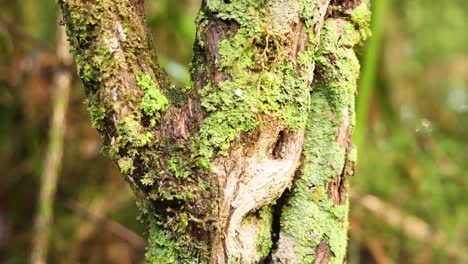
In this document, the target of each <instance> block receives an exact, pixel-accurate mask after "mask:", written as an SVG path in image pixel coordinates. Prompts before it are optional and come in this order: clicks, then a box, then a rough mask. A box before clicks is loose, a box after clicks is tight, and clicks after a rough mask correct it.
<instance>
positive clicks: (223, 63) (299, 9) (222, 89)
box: [198, 0, 314, 160]
mask: <svg viewBox="0 0 468 264" xmlns="http://www.w3.org/2000/svg"><path fill="white" fill-rule="evenodd" d="M306 3H308V4H310V3H309V1H304V2H299V1H297V2H295V4H294V5H293V6H289V9H288V10H289V11H290V12H287V13H286V14H284V16H283V17H278V16H273V14H276V13H278V10H279V9H282V8H285V7H284V6H283V4H284V3H283V2H282V1H273V2H271V3H269V4H268V7H267V8H265V6H264V4H263V3H262V1H232V2H231V3H230V4H224V2H223V1H217V0H211V1H207V7H208V10H209V11H211V12H214V13H215V14H216V16H218V17H220V18H222V19H227V20H235V21H237V22H238V23H239V24H240V28H239V29H238V31H237V32H236V34H235V36H233V37H232V38H227V39H224V40H222V41H221V43H220V44H219V55H220V57H221V59H220V60H219V61H218V62H217V66H218V69H219V71H222V72H224V73H226V74H228V75H229V77H230V78H229V79H228V80H226V81H224V82H221V83H217V84H214V85H213V84H207V85H206V86H205V87H204V88H203V89H202V90H201V91H200V94H201V96H202V106H203V107H204V108H205V110H206V111H207V112H208V114H209V115H208V117H207V118H206V119H205V120H204V121H203V124H202V127H201V129H200V134H199V140H198V146H199V153H200V155H201V156H202V157H204V158H205V159H208V160H209V159H211V158H212V157H213V156H214V154H215V153H219V154H221V155H227V154H228V150H229V147H230V145H231V142H232V141H233V140H234V139H235V138H236V137H237V136H238V135H239V134H240V133H241V132H244V133H247V134H249V133H251V132H253V131H254V129H255V128H256V127H258V126H260V125H262V121H263V120H262V116H263V115H268V116H271V117H273V118H277V119H279V120H282V121H283V122H284V124H285V125H286V126H289V127H290V128H291V129H292V130H296V129H298V128H303V127H305V124H306V120H307V109H308V108H309V99H308V98H309V91H310V85H309V74H310V72H309V71H308V67H309V66H310V65H311V64H312V63H313V59H314V58H313V54H314V45H313V43H312V42H313V38H312V39H310V42H309V45H307V47H306V48H305V49H304V50H302V51H301V52H300V53H299V54H298V59H297V61H294V60H292V59H291V54H290V52H291V49H290V45H291V43H290V42H291V38H292V36H288V33H285V32H284V31H285V30H284V28H286V27H287V28H290V26H291V23H294V22H298V21H299V18H300V17H302V18H303V20H304V21H309V20H312V17H307V18H305V16H308V15H310V14H309V13H310V12H311V11H310V10H309V8H310V7H309V6H306V5H305V4H306ZM273 20H274V23H273V24H274V25H273V24H272V21H273ZM307 24H309V23H307ZM272 25H273V26H272ZM309 25H310V28H306V29H305V30H306V32H312V31H313V30H312V25H313V24H312V23H310V24H309ZM299 69H300V70H299Z"/></svg>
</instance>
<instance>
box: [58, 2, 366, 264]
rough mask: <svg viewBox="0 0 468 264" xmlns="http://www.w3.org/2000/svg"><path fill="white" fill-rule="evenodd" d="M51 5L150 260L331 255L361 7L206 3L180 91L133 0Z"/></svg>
mask: <svg viewBox="0 0 468 264" xmlns="http://www.w3.org/2000/svg"><path fill="white" fill-rule="evenodd" d="M60 4H61V7H62V10H63V13H64V16H65V22H66V26H67V32H68V35H69V38H70V42H71V44H72V47H73V48H72V50H73V52H74V54H75V58H76V62H77V66H78V71H79V75H80V76H81V79H82V80H83V83H84V85H85V87H86V94H87V96H88V100H87V103H88V108H89V112H90V115H91V121H92V123H93V125H94V126H95V127H96V128H97V129H98V130H99V131H100V132H101V134H102V135H103V139H104V150H105V152H106V153H107V154H108V155H109V156H110V157H111V158H112V159H113V160H114V161H115V162H116V163H117V165H118V166H119V168H120V170H121V172H122V174H123V175H124V176H125V177H126V179H127V181H128V182H129V184H130V185H131V186H132V188H133V190H134V192H135V193H136V195H137V196H138V197H139V207H140V209H141V212H142V219H143V220H144V221H145V223H146V224H147V225H148V233H149V243H150V246H149V249H148V252H147V254H146V258H147V261H148V262H149V263H261V262H262V261H265V262H266V263H317V264H318V263H343V262H344V258H345V252H346V241H347V235H346V233H347V228H348V223H347V222H348V221H347V213H348V198H347V178H348V176H349V175H350V174H352V173H353V166H354V161H355V151H354V149H353V147H352V143H351V134H352V129H353V126H354V95H355V91H356V79H357V77H358V75H359V63H358V61H357V59H356V56H355V54H354V52H353V46H354V45H355V44H357V43H358V42H359V41H360V39H362V38H365V37H366V35H367V33H368V32H367V31H368V30H367V23H368V20H369V11H368V7H367V4H366V3H361V2H360V1H359V0H335V1H330V0H328V1H327V0H269V1H268V0H252V1H241V0H205V1H203V3H202V7H201V11H200V13H199V15H198V18H197V28H198V30H197V37H196V42H195V44H194V58H193V63H192V68H191V76H192V85H191V86H190V87H175V86H172V85H171V84H170V83H169V81H168V80H167V78H166V75H165V74H164V72H163V71H162V70H161V69H160V67H159V66H158V64H157V60H156V57H155V56H154V54H153V50H152V44H151V41H150V38H149V37H148V33H147V29H146V25H145V18H144V14H143V1H142V0H121V1H110V0H101V1H86V0H66V1H65V0H61V1H60Z"/></svg>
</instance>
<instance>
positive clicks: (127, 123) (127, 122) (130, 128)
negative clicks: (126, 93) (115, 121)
mask: <svg viewBox="0 0 468 264" xmlns="http://www.w3.org/2000/svg"><path fill="white" fill-rule="evenodd" d="M118 129H119V132H120V133H121V136H120V138H121V140H122V141H123V142H122V143H124V144H125V143H129V144H131V145H133V146H135V147H143V146H146V145H148V144H150V143H151V142H152V140H153V139H154V137H153V134H152V133H151V132H150V131H146V129H145V128H144V127H143V126H142V125H141V124H140V122H138V121H137V120H135V119H134V117H132V116H127V117H125V119H124V121H123V123H122V124H121V125H120V126H119V127H118ZM120 138H119V139H120Z"/></svg>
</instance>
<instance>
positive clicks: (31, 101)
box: [0, 0, 468, 264]
mask: <svg viewBox="0 0 468 264" xmlns="http://www.w3.org/2000/svg"><path fill="white" fill-rule="evenodd" d="M373 2H374V3H373V4H374V5H373V9H374V16H373V21H372V27H373V32H374V36H373V38H371V39H369V40H368V42H367V44H366V45H362V47H359V49H358V54H359V56H360V58H361V61H362V63H363V66H362V71H363V72H362V77H361V85H360V90H359V95H358V107H359V112H358V124H359V127H358V129H357V130H356V134H355V141H356V142H357V143H358V147H359V164H358V169H357V172H356V173H355V176H354V177H353V178H352V180H351V186H352V190H353V191H352V194H351V196H352V198H351V213H350V220H351V229H350V246H349V256H348V263H349V264H358V263H376V264H392V263H468V258H467V255H468V30H467V28H466V27H467V25H468V1H466V0H445V1H440V0H393V1H391V0H387V1H385V0H374V1H373ZM146 5H147V8H146V11H147V16H148V24H149V26H150V28H151V31H152V33H153V37H154V42H155V43H156V47H157V52H158V55H159V56H160V59H161V63H162V64H163V66H164V67H165V68H166V69H167V71H168V72H169V74H170V76H171V78H173V79H174V80H175V81H177V82H178V83H179V84H180V85H184V84H186V83H187V82H188V81H189V76H188V73H187V67H188V65H189V63H190V59H191V56H192V48H191V47H192V43H193V40H194V35H195V25H194V22H193V21H194V18H195V15H196V12H197V9H198V8H199V6H200V0H178V1H171V0H159V1H156V0H152V1H150V0H147V1H146ZM56 32H57V6H56V3H55V1H52V0H50V1H45V0H39V1H37V0H21V1H11V0H0V121H1V122H0V171H1V172H0V175H1V176H0V263H27V262H28V259H29V252H30V249H31V245H32V242H31V237H32V227H33V219H34V215H35V212H36V204H37V196H38V190H39V186H40V182H41V178H40V177H41V173H42V170H43V163H44V157H45V153H46V148H47V144H48V131H49V120H50V117H51V113H52V99H53V97H52V95H53V91H52V88H51V87H52V80H53V76H54V72H55V71H56V70H57V64H58V59H57V56H56V55H55V48H56V43H57V40H56V35H57V33H56ZM83 100H84V91H83V89H82V84H81V82H80V81H79V79H78V78H77V77H76V76H75V77H74V81H73V87H72V90H71V94H70V105H69V109H68V112H67V118H66V126H67V129H66V134H65V148H64V156H63V163H62V169H61V173H60V179H59V183H58V192H57V197H56V200H55V201H56V202H55V206H54V210H55V215H54V224H53V226H52V237H51V243H50V252H49V259H50V263H139V262H141V260H142V257H143V252H144V248H145V245H144V240H143V239H142V237H143V238H144V236H145V234H144V232H143V230H144V227H143V226H142V225H141V224H140V223H139V222H138V220H137V216H138V212H137V210H136V207H135V200H134V198H133V195H132V193H131V191H130V190H129V188H128V187H127V185H126V183H125V182H124V180H123V178H122V177H121V176H119V174H118V172H117V170H116V168H115V166H114V165H113V164H111V162H110V161H109V160H108V159H107V158H105V157H103V156H102V155H101V154H100V144H101V143H100V142H101V140H100V137H99V135H98V134H97V132H96V131H95V130H94V129H93V128H91V126H90V121H89V117H88V114H87V111H86V109H85V107H84V104H83Z"/></svg>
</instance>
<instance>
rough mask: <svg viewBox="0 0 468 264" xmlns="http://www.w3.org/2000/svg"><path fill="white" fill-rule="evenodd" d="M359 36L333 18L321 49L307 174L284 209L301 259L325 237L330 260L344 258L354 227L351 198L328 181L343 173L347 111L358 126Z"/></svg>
mask: <svg viewBox="0 0 468 264" xmlns="http://www.w3.org/2000/svg"><path fill="white" fill-rule="evenodd" d="M358 41H359V33H358V32H357V31H356V29H355V28H354V26H353V25H352V24H350V23H348V22H346V21H344V20H335V19H328V20H327V21H326V22H325V24H324V28H323V29H322V36H321V44H320V46H319V49H318V51H317V55H316V56H317V57H316V60H315V63H316V72H317V74H316V80H315V83H314V86H315V90H314V91H313V92H312V94H311V97H310V105H311V109H310V112H309V116H308V124H307V128H306V138H305V143H304V149H303V157H304V158H303V162H304V166H303V170H302V172H303V174H302V177H301V178H300V179H298V180H297V181H296V186H295V189H294V192H293V197H292V198H291V199H290V201H289V204H288V205H287V206H286V207H284V208H283V213H282V219H281V222H282V224H283V225H282V231H281V232H282V234H281V236H283V235H284V236H287V237H289V238H292V239H293V241H295V243H296V254H297V257H298V259H299V261H300V262H299V263H311V262H313V260H314V258H315V256H314V254H315V247H316V246H317V245H318V244H319V243H320V241H321V240H323V239H325V240H326V241H327V243H328V245H329V246H330V249H331V251H332V252H333V254H332V257H331V260H330V263H336V264H338V263H339V264H341V263H343V260H344V257H345V254H346V244H347V239H346V237H347V231H348V202H347V201H346V202H345V203H344V204H342V205H336V204H334V202H333V201H332V200H331V199H330V198H329V196H328V193H327V191H326V189H327V183H329V182H330V181H332V180H333V179H334V178H335V177H337V176H339V175H340V174H341V172H342V169H343V166H344V162H345V155H346V150H345V149H344V148H343V147H342V146H340V145H339V143H338V142H336V138H337V134H338V131H339V127H340V126H341V124H342V123H343V114H342V113H343V111H347V112H348V113H349V115H350V119H351V120H350V125H351V127H353V126H354V95H355V93H356V81H357V77H358V75H359V63H358V60H357V58H356V56H355V54H354V51H353V50H352V48H351V47H353V46H354V45H355V44H356V43H357V42H358Z"/></svg>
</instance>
